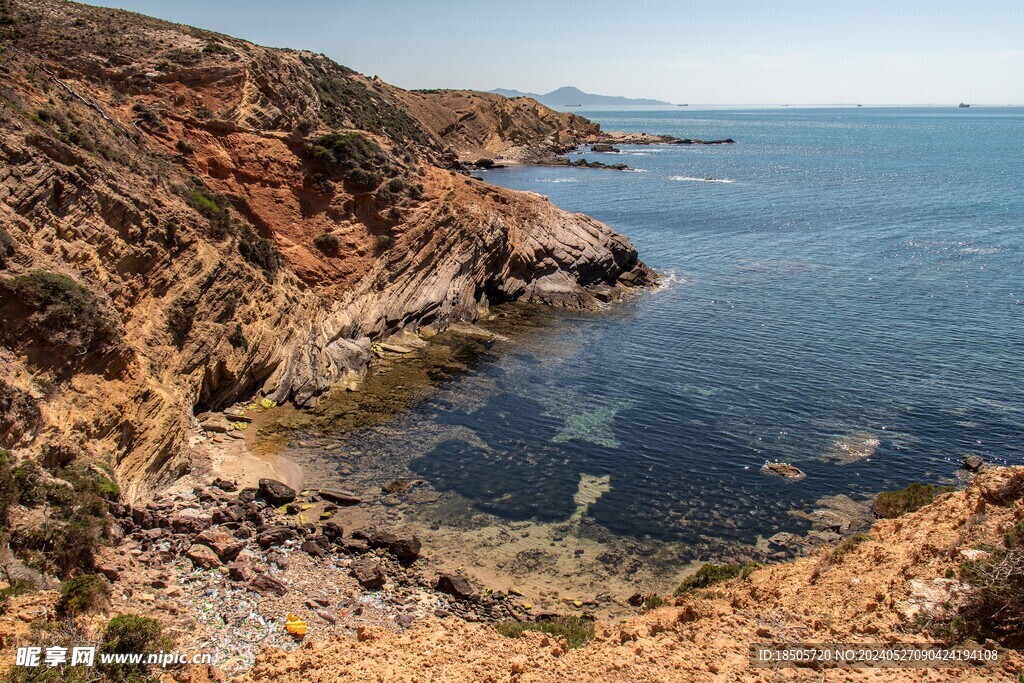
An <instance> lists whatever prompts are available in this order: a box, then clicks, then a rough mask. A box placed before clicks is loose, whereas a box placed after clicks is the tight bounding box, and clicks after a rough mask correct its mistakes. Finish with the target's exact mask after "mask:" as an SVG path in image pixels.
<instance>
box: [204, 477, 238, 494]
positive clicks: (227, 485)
mask: <svg viewBox="0 0 1024 683" xmlns="http://www.w3.org/2000/svg"><path fill="white" fill-rule="evenodd" d="M210 485H211V486H216V487H217V488H219V489H220V490H221V491H227V492H229V493H230V492H232V491H237V490H238V482H234V481H228V480H227V479H221V478H220V477H217V478H216V479H214V480H213V482H212V483H211V484H210Z"/></svg>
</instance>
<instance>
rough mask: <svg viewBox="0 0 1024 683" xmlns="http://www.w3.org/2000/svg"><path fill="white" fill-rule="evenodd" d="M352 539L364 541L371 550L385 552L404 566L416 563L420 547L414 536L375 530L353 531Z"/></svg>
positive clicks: (418, 540)
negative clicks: (377, 549) (375, 549)
mask: <svg viewBox="0 0 1024 683" xmlns="http://www.w3.org/2000/svg"><path fill="white" fill-rule="evenodd" d="M352 538H355V539H358V540H364V541H366V542H367V544H369V546H370V547H371V548H382V549H384V550H387V551H389V552H390V553H391V554H392V555H394V556H395V557H397V558H398V561H399V562H401V563H402V564H406V565H407V564H412V563H413V562H415V561H416V559H417V558H418V557H419V556H420V548H421V547H422V544H421V543H420V539H418V538H416V537H415V536H411V535H408V534H396V533H393V532H390V531H377V530H376V529H370V530H359V531H353V532H352Z"/></svg>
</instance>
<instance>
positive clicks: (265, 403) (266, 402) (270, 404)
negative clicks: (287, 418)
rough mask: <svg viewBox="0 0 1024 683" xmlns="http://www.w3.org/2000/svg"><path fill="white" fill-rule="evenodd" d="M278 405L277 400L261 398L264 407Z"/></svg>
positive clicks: (261, 405)
mask: <svg viewBox="0 0 1024 683" xmlns="http://www.w3.org/2000/svg"><path fill="white" fill-rule="evenodd" d="M276 405H277V403H276V402H275V401H271V400H270V399H269V398H263V399H260V407H262V408H268V409H269V408H273V407H274V406H276Z"/></svg>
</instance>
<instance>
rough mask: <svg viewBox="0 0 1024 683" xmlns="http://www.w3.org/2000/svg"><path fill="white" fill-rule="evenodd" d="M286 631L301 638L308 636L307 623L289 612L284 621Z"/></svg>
mask: <svg viewBox="0 0 1024 683" xmlns="http://www.w3.org/2000/svg"><path fill="white" fill-rule="evenodd" d="M284 630H285V631H288V633H290V634H292V635H293V636H298V637H299V638H301V637H302V636H304V635H306V622H305V621H303V620H302V619H299V618H298V617H297V616H295V615H294V614H292V613H291V612H289V613H288V616H287V617H285V619H284Z"/></svg>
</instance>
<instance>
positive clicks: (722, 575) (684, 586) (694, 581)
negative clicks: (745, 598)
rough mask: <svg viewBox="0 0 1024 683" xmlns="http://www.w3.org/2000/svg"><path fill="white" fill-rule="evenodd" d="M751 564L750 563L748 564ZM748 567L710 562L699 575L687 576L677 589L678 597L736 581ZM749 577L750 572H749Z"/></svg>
mask: <svg viewBox="0 0 1024 683" xmlns="http://www.w3.org/2000/svg"><path fill="white" fill-rule="evenodd" d="M748 564H749V563H748ZM746 566H747V565H743V566H740V565H738V564H716V563H714V562H708V563H707V564H705V565H703V566H702V567H701V568H700V569H698V570H697V573H696V574H694V575H692V576H687V577H686V578H685V579H683V581H682V583H680V584H679V587H678V588H676V593H675V594H676V595H679V594H681V593H689V592H691V591H695V590H698V589H700V588H707V587H708V586H713V585H715V584H717V583H722V582H723V581H729V580H730V579H735V578H736V577H738V576H740V575H741V574H742V573H743V570H744V567H746ZM747 574H748V575H749V572H747Z"/></svg>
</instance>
